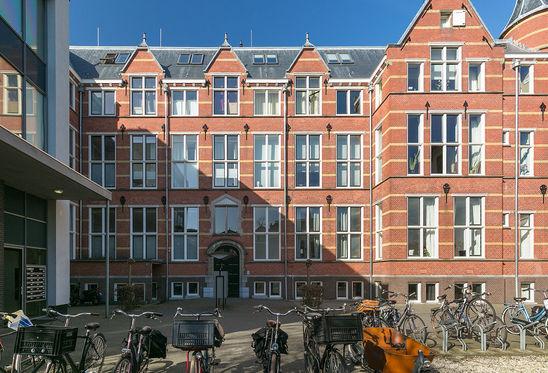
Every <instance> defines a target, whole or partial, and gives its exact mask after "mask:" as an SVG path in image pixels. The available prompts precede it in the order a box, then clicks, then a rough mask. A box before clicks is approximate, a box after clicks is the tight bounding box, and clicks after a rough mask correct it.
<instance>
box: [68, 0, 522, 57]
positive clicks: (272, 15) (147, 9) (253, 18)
mask: <svg viewBox="0 0 548 373" xmlns="http://www.w3.org/2000/svg"><path fill="white" fill-rule="evenodd" d="M422 2H423V0H330V1H327V0H275V1H272V0H271V1H260V0H201V1H193V0H72V1H71V2H70V22H71V23H70V42H71V44H72V45H96V43H97V37H96V34H97V27H99V28H100V43H101V45H137V44H138V43H139V42H140V37H141V34H142V33H143V32H146V33H147V35H148V42H149V45H159V39H160V37H159V35H160V31H159V30H160V28H161V29H162V35H163V37H162V41H163V42H162V44H163V45H164V46H212V47H216V46H218V45H219V44H220V43H221V42H222V39H223V33H224V32H228V33H229V37H230V42H231V44H232V45H238V44H239V42H240V41H242V42H243V43H244V45H246V46H249V45H250V39H251V30H253V45H254V46H300V45H302V44H303V42H304V35H305V32H307V31H308V32H310V38H311V41H312V42H313V43H314V44H316V45H323V46H328V45H386V44H388V43H392V42H396V41H397V40H398V39H399V37H400V36H401V34H402V33H403V31H404V30H405V28H406V27H407V25H408V24H409V22H410V21H411V19H412V18H413V17H414V15H415V14H416V12H417V11H418V9H419V7H420V5H421V4H422ZM514 3H515V0H474V5H475V7H476V8H477V9H478V11H479V13H480V15H481V17H482V18H483V20H484V21H485V23H486V24H487V27H488V28H489V30H490V31H491V32H492V33H493V35H494V36H495V37H498V35H499V34H500V32H501V31H502V28H503V27H504V25H505V24H506V22H507V21H508V18H509V17H510V14H511V12H512V10H513V7H514Z"/></svg>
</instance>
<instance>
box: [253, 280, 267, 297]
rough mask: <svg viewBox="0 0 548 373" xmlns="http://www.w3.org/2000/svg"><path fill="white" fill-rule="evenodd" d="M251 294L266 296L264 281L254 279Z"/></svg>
mask: <svg viewBox="0 0 548 373" xmlns="http://www.w3.org/2000/svg"><path fill="white" fill-rule="evenodd" d="M253 294H254V295H255V296H256V297H266V282H264V281H255V282H254V283H253Z"/></svg>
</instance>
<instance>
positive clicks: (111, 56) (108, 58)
mask: <svg viewBox="0 0 548 373" xmlns="http://www.w3.org/2000/svg"><path fill="white" fill-rule="evenodd" d="M116 56H117V54H116V53H107V54H106V55H105V57H103V58H102V59H101V62H103V63H104V64H114V62H115V61H116Z"/></svg>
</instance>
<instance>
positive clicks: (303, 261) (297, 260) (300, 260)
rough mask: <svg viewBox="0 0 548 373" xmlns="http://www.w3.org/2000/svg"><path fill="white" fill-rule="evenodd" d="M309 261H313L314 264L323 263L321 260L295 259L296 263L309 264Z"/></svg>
mask: <svg viewBox="0 0 548 373" xmlns="http://www.w3.org/2000/svg"><path fill="white" fill-rule="evenodd" d="M308 260H310V261H312V262H321V261H322V260H321V259H304V258H303V259H301V258H295V261H296V262H302V263H305V262H307V261H308Z"/></svg>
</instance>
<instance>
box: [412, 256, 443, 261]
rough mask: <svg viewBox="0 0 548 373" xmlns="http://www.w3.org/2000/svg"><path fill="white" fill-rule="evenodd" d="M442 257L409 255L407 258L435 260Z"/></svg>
mask: <svg viewBox="0 0 548 373" xmlns="http://www.w3.org/2000/svg"><path fill="white" fill-rule="evenodd" d="M439 259H440V258H437V257H418V256H408V257H407V260H426V261H434V260H439Z"/></svg>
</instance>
